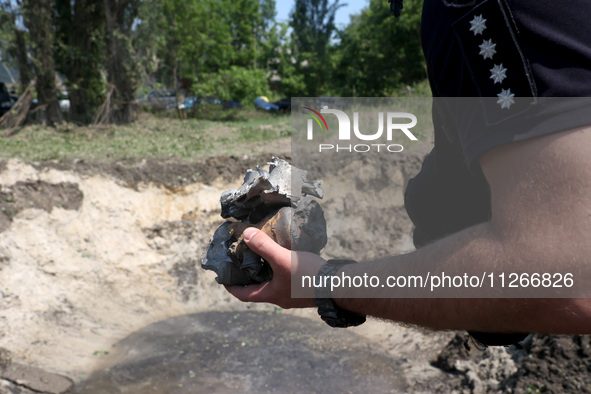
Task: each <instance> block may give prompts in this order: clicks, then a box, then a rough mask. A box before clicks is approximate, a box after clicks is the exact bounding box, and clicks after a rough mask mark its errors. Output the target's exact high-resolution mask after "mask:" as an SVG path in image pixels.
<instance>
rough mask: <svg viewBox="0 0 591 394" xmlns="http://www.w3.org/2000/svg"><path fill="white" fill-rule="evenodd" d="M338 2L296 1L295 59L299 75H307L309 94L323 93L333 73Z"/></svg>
mask: <svg viewBox="0 0 591 394" xmlns="http://www.w3.org/2000/svg"><path fill="white" fill-rule="evenodd" d="M342 6H343V5H342V4H339V0H335V1H334V2H333V3H329V2H328V0H296V2H295V5H294V8H293V10H292V12H291V16H290V26H291V28H292V29H293V40H294V56H295V58H296V59H297V65H298V72H299V73H301V74H303V75H304V80H305V86H306V92H305V93H306V94H307V95H309V96H316V95H317V94H318V93H319V92H320V91H322V89H323V86H324V84H325V82H326V79H327V76H328V74H329V72H330V70H329V69H328V68H327V63H328V47H329V45H330V40H331V38H332V36H333V33H334V32H335V23H334V19H335V14H336V12H337V10H338V9H339V8H340V7H342Z"/></svg>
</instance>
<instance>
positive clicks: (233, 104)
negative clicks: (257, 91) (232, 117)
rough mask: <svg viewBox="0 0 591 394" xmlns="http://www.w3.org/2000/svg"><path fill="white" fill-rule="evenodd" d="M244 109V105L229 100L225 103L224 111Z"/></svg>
mask: <svg viewBox="0 0 591 394" xmlns="http://www.w3.org/2000/svg"><path fill="white" fill-rule="evenodd" d="M233 108H242V104H240V102H238V101H236V100H228V101H226V102H225V103H224V109H233Z"/></svg>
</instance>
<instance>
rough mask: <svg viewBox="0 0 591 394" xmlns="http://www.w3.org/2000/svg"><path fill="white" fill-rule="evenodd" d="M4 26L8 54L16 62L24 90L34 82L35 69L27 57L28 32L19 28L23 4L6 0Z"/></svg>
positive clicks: (3, 17)
mask: <svg viewBox="0 0 591 394" xmlns="http://www.w3.org/2000/svg"><path fill="white" fill-rule="evenodd" d="M1 5H2V10H3V11H4V13H3V15H2V21H1V22H2V26H3V33H4V34H5V35H6V38H7V40H6V43H7V46H6V52H7V53H8V54H9V56H10V57H11V58H12V60H13V61H14V63H15V65H16V67H17V68H18V71H19V75H20V83H21V87H22V89H25V88H26V87H27V86H28V85H29V82H31V81H32V80H33V69H32V66H31V63H30V62H29V57H28V55H27V48H28V46H27V32H26V31H25V30H23V29H21V28H20V27H19V26H18V23H17V19H18V18H19V17H20V16H21V15H20V13H19V10H20V7H21V2H20V1H10V0H5V1H4V2H2V4H1Z"/></svg>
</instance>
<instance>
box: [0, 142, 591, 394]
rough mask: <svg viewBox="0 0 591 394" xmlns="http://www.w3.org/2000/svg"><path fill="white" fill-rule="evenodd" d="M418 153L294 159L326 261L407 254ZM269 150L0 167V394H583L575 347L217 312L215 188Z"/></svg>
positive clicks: (223, 303) (558, 339)
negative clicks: (314, 183) (317, 186)
mask: <svg viewBox="0 0 591 394" xmlns="http://www.w3.org/2000/svg"><path fill="white" fill-rule="evenodd" d="M428 149H429V147H428V146H420V147H417V149H416V150H412V151H409V152H408V153H405V154H404V155H399V156H393V157H392V158H391V160H385V161H383V160H382V161H379V162H374V161H373V160H372V158H371V156H365V157H360V158H359V160H356V161H355V162H354V163H347V162H339V161H334V162H330V163H318V162H315V161H314V160H311V161H310V162H309V163H308V167H307V169H308V170H309V171H310V175H311V177H314V176H318V177H322V178H323V179H324V182H325V190H326V196H325V198H324V199H323V200H322V201H321V204H322V207H323V209H324V211H325V215H326V218H327V223H328V235H329V243H328V245H327V246H326V248H325V250H324V252H323V255H324V256H325V257H327V258H328V257H331V258H332V257H351V258H358V256H363V258H364V259H365V258H373V257H378V256H384V255H387V254H392V253H402V252H404V251H408V250H410V249H412V245H411V229H412V226H411V224H410V221H409V219H408V218H407V217H406V214H405V212H404V208H403V203H402V190H403V188H404V185H405V184H406V182H407V181H408V179H409V178H410V177H411V176H412V175H413V174H414V173H415V172H416V171H418V169H419V168H420V162H421V160H422V157H423V155H424V154H425V153H426V152H427V151H428ZM274 155H276V156H279V157H283V158H287V159H290V158H291V157H290V156H291V155H290V153H288V152H274ZM271 156H273V154H269V155H264V156H260V155H257V156H253V157H215V158H209V159H207V160H204V161H202V162H195V163H188V162H183V161H179V160H172V159H169V160H136V161H121V162H104V163H90V162H85V161H80V160H78V161H67V162H50V163H33V164H26V163H23V162H20V161H18V160H9V161H7V162H2V163H0V283H2V286H1V288H0V393H4V392H6V393H36V392H49V393H62V392H68V391H70V392H79V393H123V392H125V393H211V392H219V393H242V392H267V391H268V392H286V391H289V392H368V391H373V392H393V393H398V392H418V393H432V392H455V393H493V392H495V393H496V392H515V393H533V392H549V393H555V392H556V393H558V392H589V391H591V389H590V387H591V350H590V349H591V341H590V338H589V337H588V336H534V337H533V340H532V341H531V343H530V344H529V345H528V346H527V347H526V349H523V350H518V349H515V348H488V349H486V350H484V351H481V350H478V349H476V348H475V347H474V346H471V350H469V351H468V350H467V349H466V348H465V345H464V343H465V341H466V335H465V334H464V333H454V332H428V331H424V330H420V329H416V328H412V327H404V326H400V325H396V324H392V323H388V322H382V321H377V320H372V321H369V322H368V323H367V324H365V325H362V326H360V327H357V328H354V329H347V330H334V329H330V328H328V327H327V326H325V325H323V324H320V322H319V319H318V317H317V316H316V314H315V311H313V310H295V311H282V310H279V309H277V308H275V307H273V306H271V305H250V304H243V303H240V302H238V301H236V300H234V299H233V298H232V297H231V296H229V294H228V293H227V292H226V291H225V290H224V289H223V287H221V286H219V285H217V284H216V283H215V281H214V277H215V274H213V273H212V272H210V271H203V270H202V269H201V268H200V266H199V262H200V256H201V253H202V251H203V249H204V247H205V245H206V244H207V242H208V241H209V238H210V237H211V235H212V233H213V231H214V230H215V228H217V226H219V224H221V222H222V219H221V218H220V217H219V196H220V194H221V192H222V191H224V190H227V189H229V188H233V187H236V186H238V185H239V184H240V183H241V178H242V176H243V174H244V172H245V170H246V169H247V168H252V167H254V165H256V164H264V163H265V162H267V161H269V160H270V159H271ZM378 202H379V204H378ZM378 205H379V207H380V210H376V209H375V207H376V206H378ZM356 218H359V220H357V221H356ZM351 221H353V222H354V223H355V231H351V228H350V227H348V226H343V223H351Z"/></svg>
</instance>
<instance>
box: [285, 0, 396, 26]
mask: <svg viewBox="0 0 591 394" xmlns="http://www.w3.org/2000/svg"><path fill="white" fill-rule="evenodd" d="M384 1H386V0H384ZM294 3H295V0H277V1H276V4H277V21H279V22H287V21H288V19H289V12H290V11H291V9H292V8H293V4H294ZM340 3H342V4H345V3H346V4H347V5H346V6H344V7H341V8H339V10H338V11H337V14H336V17H335V22H336V25H337V26H338V27H344V26H346V25H348V24H349V15H351V14H358V13H359V11H361V9H362V8H363V7H365V6H367V4H368V3H369V0H340ZM341 25H342V26H341Z"/></svg>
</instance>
